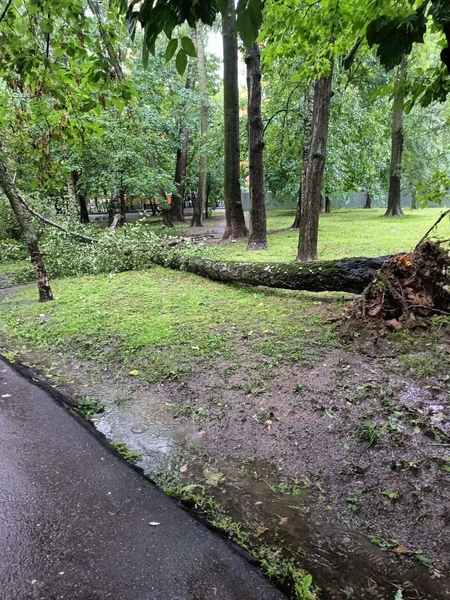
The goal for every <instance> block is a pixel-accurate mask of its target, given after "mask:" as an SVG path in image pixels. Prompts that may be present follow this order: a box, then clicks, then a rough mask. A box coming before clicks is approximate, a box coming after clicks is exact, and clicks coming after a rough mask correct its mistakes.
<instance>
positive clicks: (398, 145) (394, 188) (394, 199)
mask: <svg viewBox="0 0 450 600" xmlns="http://www.w3.org/2000/svg"><path fill="white" fill-rule="evenodd" d="M406 66H407V59H406V56H404V57H403V58H402V62H401V64H400V67H399V68H398V73H397V81H396V92H395V98H394V108H393V111H392V146H391V164H390V168H389V194H388V205H387V210H386V213H385V215H384V216H385V217H402V216H403V211H402V203H401V173H402V156H403V118H404V101H405V76H406Z"/></svg>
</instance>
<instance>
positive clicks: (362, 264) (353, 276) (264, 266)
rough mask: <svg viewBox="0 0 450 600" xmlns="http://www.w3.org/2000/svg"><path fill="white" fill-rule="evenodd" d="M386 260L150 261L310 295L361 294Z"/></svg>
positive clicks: (165, 256)
mask: <svg viewBox="0 0 450 600" xmlns="http://www.w3.org/2000/svg"><path fill="white" fill-rule="evenodd" d="M387 258H389V257H387V256H381V257H378V258H342V259H340V260H330V261H320V262H314V263H310V262H308V263H303V264H299V263H294V262H291V263H255V262H243V263H239V262H222V261H214V260H208V259H205V258H198V257H196V256H188V255H186V254H183V252H179V251H177V250H175V251H173V250H172V251H171V250H168V251H165V250H162V251H160V252H159V253H155V254H154V255H153V256H152V258H151V260H152V261H153V262H154V263H156V264H159V265H162V266H164V267H168V268H170V269H175V270H182V271H189V272H191V273H196V274H197V275H201V276H203V277H208V278H209V279H213V280H215V281H223V282H236V283H243V284H246V285H264V286H266V287H273V288H284V289H288V290H309V291H312V292H324V291H328V292H330V291H337V292H353V293H357V294H359V293H361V292H362V291H363V290H364V289H365V288H366V287H367V286H368V285H369V283H370V282H371V281H372V279H373V278H374V277H375V274H376V272H377V271H378V269H380V267H381V265H382V264H383V263H384V261H385V260H386V259H387Z"/></svg>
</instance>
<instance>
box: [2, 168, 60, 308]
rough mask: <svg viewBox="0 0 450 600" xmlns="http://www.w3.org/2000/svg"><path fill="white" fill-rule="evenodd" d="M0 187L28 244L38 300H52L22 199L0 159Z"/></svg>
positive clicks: (42, 262)
mask: <svg viewBox="0 0 450 600" xmlns="http://www.w3.org/2000/svg"><path fill="white" fill-rule="evenodd" d="M0 187H1V188H2V190H3V191H4V193H5V196H6V197H7V198H8V200H9V203H10V205H11V208H12V211H13V213H14V215H15V217H16V219H17V222H18V223H19V226H20V229H21V230H22V234H23V236H24V238H25V241H26V244H27V246H28V252H29V254H30V259H31V264H32V265H33V268H34V271H35V274H36V282H37V285H38V290H39V302H46V301H47V300H53V294H52V290H51V287H50V283H49V281H48V276H47V271H46V269H45V266H44V261H43V259H42V254H41V252H40V250H39V245H38V240H37V237H36V234H35V232H34V231H33V229H32V227H31V225H30V223H29V222H28V218H27V216H26V215H25V212H24V209H23V207H22V199H21V197H20V194H19V191H18V189H17V188H16V185H15V183H14V180H13V178H12V177H11V174H10V173H9V171H8V168H7V166H6V163H5V162H4V161H3V160H2V159H0Z"/></svg>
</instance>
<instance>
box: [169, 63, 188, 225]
mask: <svg viewBox="0 0 450 600" xmlns="http://www.w3.org/2000/svg"><path fill="white" fill-rule="evenodd" d="M192 87H193V83H192V77H191V76H190V73H189V71H188V74H187V76H186V83H185V85H184V89H185V90H186V91H192ZM184 104H185V108H186V103H184ZM181 120H182V122H181V124H180V126H179V129H178V147H177V157H176V165H175V191H174V193H173V194H172V212H173V219H174V221H184V215H183V200H184V194H185V191H186V169H187V152H188V144H189V128H188V126H187V123H186V119H185V117H184V115H182V116H181Z"/></svg>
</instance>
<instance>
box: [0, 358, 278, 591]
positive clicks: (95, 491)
mask: <svg viewBox="0 0 450 600" xmlns="http://www.w3.org/2000/svg"><path fill="white" fill-rule="evenodd" d="M152 522H156V523H160V525H158V526H152V525H150V523H152ZM0 598H1V600H56V599H60V598H64V599H67V600H103V599H112V600H144V599H145V600H214V599H217V600H282V599H283V598H285V597H284V596H283V595H282V594H281V593H280V592H278V591H277V590H276V589H274V588H273V587H271V586H270V585H269V584H268V583H267V582H266V580H265V579H263V577H262V576H261V575H260V574H259V572H258V571H256V570H255V569H253V567H251V566H250V565H249V564H248V563H247V562H246V561H245V560H244V559H243V558H242V557H241V556H239V554H237V553H236V552H235V551H234V550H233V549H232V548H231V547H229V546H228V544H227V543H226V542H224V541H223V540H222V539H220V538H219V537H218V536H216V535H215V534H213V533H211V532H210V531H208V530H207V529H206V528H205V527H204V526H202V525H201V524H199V523H198V522H196V521H195V520H194V519H193V518H191V517H190V516H189V515H188V514H187V513H186V512H184V511H183V510H182V509H181V508H179V507H178V506H176V504H175V503H174V502H172V501H171V500H170V499H169V498H167V497H166V496H164V494H162V493H161V492H160V491H158V490H157V489H156V488H155V487H154V486H153V485H152V484H150V483H149V482H148V481H146V480H145V479H144V478H143V477H142V476H141V475H140V474H139V473H137V472H136V471H134V470H133V469H132V468H130V467H129V465H127V464H126V463H124V462H123V461H121V460H120V459H119V458H117V457H116V456H115V455H113V454H112V453H111V452H110V451H109V450H108V449H107V448H106V447H105V446H104V445H103V444H102V443H101V442H100V441H99V440H98V439H97V438H96V436H95V435H94V434H93V433H92V432H91V431H89V430H88V428H86V427H85V426H84V425H83V424H82V423H81V422H80V421H79V420H78V419H77V418H75V417H74V416H73V415H71V414H70V413H69V412H68V411H67V410H66V409H65V408H63V407H62V406H61V405H59V404H58V403H57V402H56V401H55V400H53V399H52V398H51V397H50V396H49V395H48V394H47V393H45V392H44V391H42V390H41V389H39V388H37V387H35V386H34V385H32V384H31V383H29V382H28V381H27V380H25V379H24V378H22V377H21V376H19V375H18V374H17V373H16V372H15V371H13V370H12V369H11V368H10V367H9V366H7V365H6V364H5V363H4V362H3V361H1V360H0Z"/></svg>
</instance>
